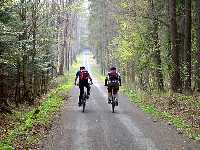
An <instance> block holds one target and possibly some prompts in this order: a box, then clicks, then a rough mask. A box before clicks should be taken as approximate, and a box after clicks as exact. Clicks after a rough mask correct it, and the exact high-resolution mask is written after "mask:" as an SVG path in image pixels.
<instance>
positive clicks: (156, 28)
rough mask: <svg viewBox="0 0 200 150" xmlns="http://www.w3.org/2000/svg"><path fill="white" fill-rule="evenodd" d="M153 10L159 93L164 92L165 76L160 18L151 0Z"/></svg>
mask: <svg viewBox="0 0 200 150" xmlns="http://www.w3.org/2000/svg"><path fill="white" fill-rule="evenodd" d="M151 7H152V8H151V9H152V16H153V20H152V21H153V42H154V49H155V52H154V59H155V64H156V80H157V81H156V82H157V87H158V90H159V91H163V90H164V83H163V74H162V66H161V63H162V62H161V57H160V45H159V35H158V32H159V31H158V27H159V24H158V16H157V12H156V10H155V6H154V1H153V0H151Z"/></svg>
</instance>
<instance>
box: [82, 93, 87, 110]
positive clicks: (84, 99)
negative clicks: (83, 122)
mask: <svg viewBox="0 0 200 150" xmlns="http://www.w3.org/2000/svg"><path fill="white" fill-rule="evenodd" d="M82 105H83V112H85V105H86V93H84V95H83V102H82Z"/></svg>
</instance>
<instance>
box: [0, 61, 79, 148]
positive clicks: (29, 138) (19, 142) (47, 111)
mask: <svg viewBox="0 0 200 150" xmlns="http://www.w3.org/2000/svg"><path fill="white" fill-rule="evenodd" d="M79 65H80V58H78V61H77V63H74V64H73V65H72V67H71V69H70V71H69V72H68V73H67V74H66V75H64V76H62V77H60V78H62V79H61V80H62V83H61V84H60V85H58V86H57V87H56V88H55V89H53V90H52V91H51V92H50V93H48V94H47V96H46V98H44V100H43V101H42V102H41V103H40V105H39V106H38V107H36V108H33V109H32V110H31V111H29V112H19V111H14V112H13V115H12V118H13V119H15V120H16V121H15V122H14V124H15V127H14V128H12V129H10V130H9V131H8V132H7V134H6V136H5V137H4V138H3V139H2V140H1V141H0V150H12V149H28V148H30V147H31V145H32V144H34V143H37V142H38V141H39V139H40V138H41V137H42V135H43V134H44V133H45V130H46V129H47V127H48V126H49V124H50V122H51V121H52V119H53V116H54V115H55V113H56V112H57V111H58V110H59V109H60V108H61V106H62V105H63V103H64V99H65V98H66V95H67V93H68V92H69V91H70V89H71V88H72V87H73V83H74V74H75V71H76V70H77V69H78V68H79Z"/></svg>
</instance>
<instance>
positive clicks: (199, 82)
mask: <svg viewBox="0 0 200 150" xmlns="http://www.w3.org/2000/svg"><path fill="white" fill-rule="evenodd" d="M195 4H196V36H197V53H196V60H197V70H196V72H197V73H196V86H197V87H196V89H197V91H199V92H200V1H199V0H196V1H195Z"/></svg>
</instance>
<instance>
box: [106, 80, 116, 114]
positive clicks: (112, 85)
mask: <svg viewBox="0 0 200 150" xmlns="http://www.w3.org/2000/svg"><path fill="white" fill-rule="evenodd" d="M108 84H110V87H111V88H112V91H111V103H110V104H111V105H112V112H113V113H114V112H115V106H118V99H117V97H116V94H115V95H114V94H113V90H114V89H113V88H115V87H116V86H119V82H118V81H117V80H114V81H108ZM108 84H107V85H105V86H108Z"/></svg>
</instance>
